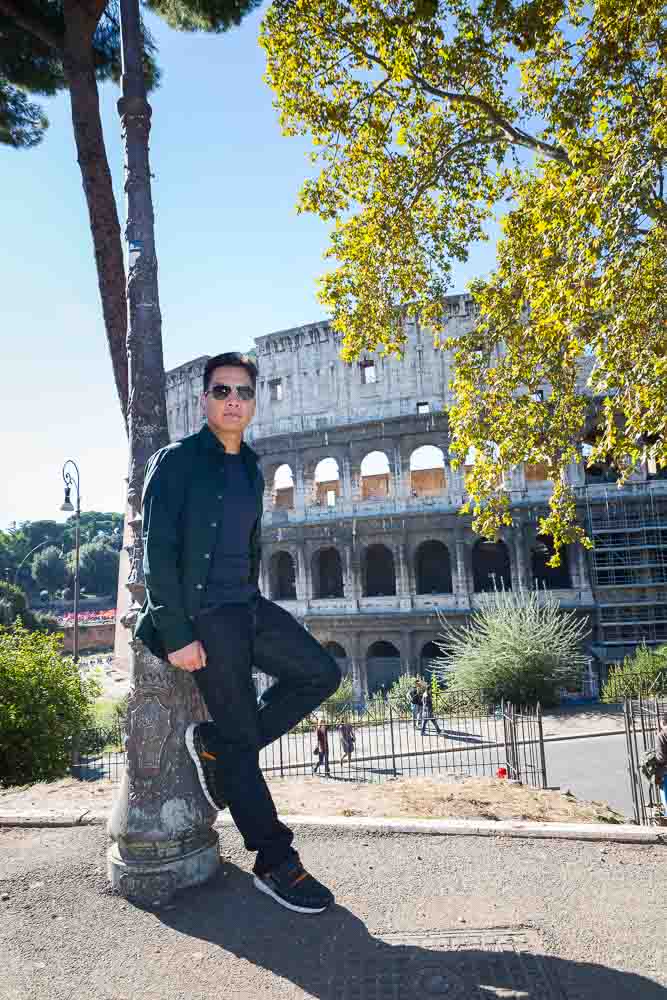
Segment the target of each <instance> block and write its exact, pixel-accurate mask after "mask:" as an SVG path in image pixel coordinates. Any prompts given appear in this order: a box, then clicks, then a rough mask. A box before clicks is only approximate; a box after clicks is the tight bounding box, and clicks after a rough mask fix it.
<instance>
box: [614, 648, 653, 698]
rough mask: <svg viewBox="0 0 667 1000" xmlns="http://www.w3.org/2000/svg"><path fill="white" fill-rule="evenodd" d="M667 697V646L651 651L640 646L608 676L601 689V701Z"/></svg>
mask: <svg viewBox="0 0 667 1000" xmlns="http://www.w3.org/2000/svg"><path fill="white" fill-rule="evenodd" d="M665 694H667V646H661V647H660V649H656V650H649V649H647V648H646V646H643V645H642V646H639V647H638V649H636V650H635V654H634V656H626V657H625V659H624V660H623V663H622V664H621V665H620V666H618V667H615V668H614V669H613V670H612V671H611V672H610V674H609V677H608V678H607V682H606V684H604V685H603V686H602V692H601V695H600V698H601V700H602V701H605V702H614V701H623V699H624V698H638V697H639V695H643V696H644V697H650V696H659V695H665Z"/></svg>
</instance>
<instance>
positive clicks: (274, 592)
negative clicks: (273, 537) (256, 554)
mask: <svg viewBox="0 0 667 1000" xmlns="http://www.w3.org/2000/svg"><path fill="white" fill-rule="evenodd" d="M269 590H270V592H271V600H273V601H296V566H295V563H294V558H293V556H292V555H291V553H290V552H287V551H286V550H285V549H281V550H280V551H279V552H274V553H273V555H272V556H271V559H270V560H269Z"/></svg>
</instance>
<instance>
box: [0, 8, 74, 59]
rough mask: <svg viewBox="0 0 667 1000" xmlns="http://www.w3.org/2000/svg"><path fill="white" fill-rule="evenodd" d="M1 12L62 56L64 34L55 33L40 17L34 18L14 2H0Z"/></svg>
mask: <svg viewBox="0 0 667 1000" xmlns="http://www.w3.org/2000/svg"><path fill="white" fill-rule="evenodd" d="M0 11H2V13H3V14H6V15H7V17H11V18H12V20H13V21H16V23H17V24H18V26H19V28H23V30H24V31H27V32H28V34H30V35H33V36H34V37H35V38H38V39H39V41H40V42H44V44H45V45H48V47H49V48H51V49H55V50H56V52H59V53H61V54H62V52H63V51H64V48H65V35H64V33H63V34H62V35H58V34H56V33H54V32H53V31H51V29H50V28H49V27H47V25H46V24H44V22H43V21H42V20H41V19H40V18H39V17H34V16H32V15H31V14H30V13H28V12H26V11H25V10H23V9H22V7H21V6H19V4H18V3H15V2H14V0H0Z"/></svg>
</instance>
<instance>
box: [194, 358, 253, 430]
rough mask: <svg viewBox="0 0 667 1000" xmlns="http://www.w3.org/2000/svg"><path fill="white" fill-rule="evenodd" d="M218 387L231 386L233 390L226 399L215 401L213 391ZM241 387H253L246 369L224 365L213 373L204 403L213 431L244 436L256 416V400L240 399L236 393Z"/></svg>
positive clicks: (207, 418)
mask: <svg viewBox="0 0 667 1000" xmlns="http://www.w3.org/2000/svg"><path fill="white" fill-rule="evenodd" d="M216 385H230V386H232V387H233V389H232V392H231V393H230V394H229V395H228V396H227V398H226V399H215V397H214V396H213V393H212V392H211V389H213V387H214V386H216ZM239 385H247V386H250V387H252V379H251V378H250V375H249V374H248V372H247V371H246V370H245V368H237V367H236V366H229V367H228V366H227V365H224V366H223V367H221V368H214V369H213V371H212V372H211V378H210V381H209V384H208V392H207V394H206V395H205V396H204V400H203V403H204V413H205V415H206V420H207V421H208V424H209V426H210V427H211V428H212V429H213V430H216V431H236V432H237V433H240V434H242V433H243V431H244V430H245V429H246V427H247V426H248V424H249V423H250V421H251V420H252V418H253V417H254V416H255V400H254V399H251V400H244V399H239V396H238V393H237V391H236V386H239Z"/></svg>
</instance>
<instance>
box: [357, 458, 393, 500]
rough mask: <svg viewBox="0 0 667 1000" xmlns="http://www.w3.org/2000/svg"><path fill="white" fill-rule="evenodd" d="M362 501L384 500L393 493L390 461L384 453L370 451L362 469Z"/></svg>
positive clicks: (363, 460) (362, 462)
mask: <svg viewBox="0 0 667 1000" xmlns="http://www.w3.org/2000/svg"><path fill="white" fill-rule="evenodd" d="M360 474H361V499H362V500H384V499H386V497H388V496H389V494H390V492H391V473H390V470H389V459H388V458H387V456H386V454H385V453H384V452H383V451H369V452H368V454H367V455H364V457H363V459H362V461H361V467H360Z"/></svg>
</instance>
